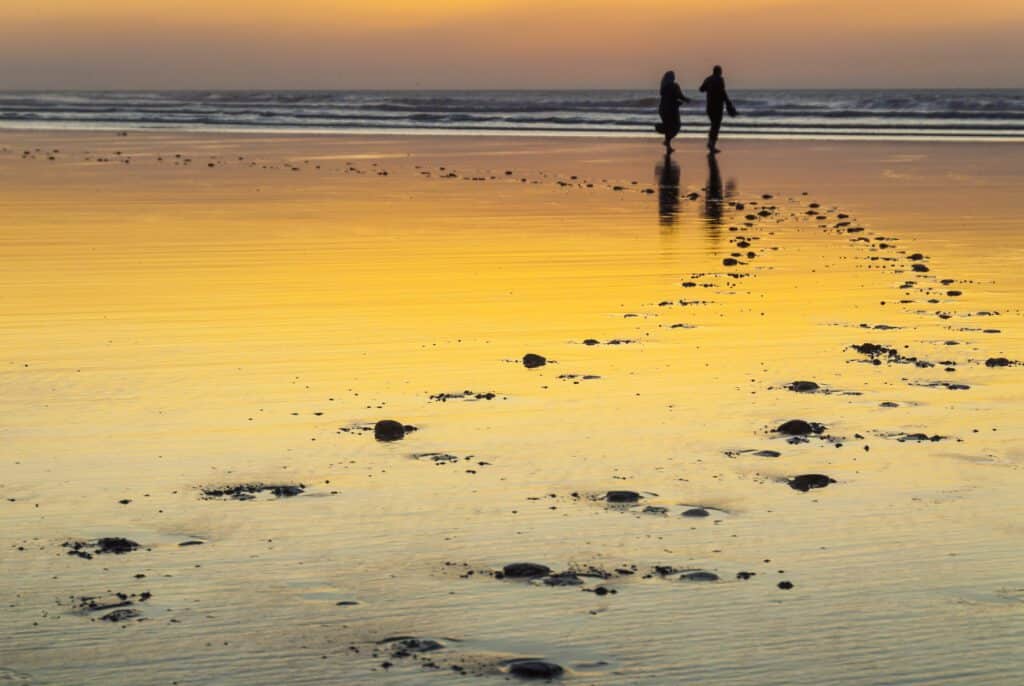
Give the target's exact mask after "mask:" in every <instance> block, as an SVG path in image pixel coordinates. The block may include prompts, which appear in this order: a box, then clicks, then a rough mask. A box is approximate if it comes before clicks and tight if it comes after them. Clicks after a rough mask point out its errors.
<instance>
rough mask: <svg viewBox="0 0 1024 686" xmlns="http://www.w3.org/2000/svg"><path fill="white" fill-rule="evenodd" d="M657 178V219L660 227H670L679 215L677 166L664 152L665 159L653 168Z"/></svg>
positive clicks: (668, 154)
mask: <svg viewBox="0 0 1024 686" xmlns="http://www.w3.org/2000/svg"><path fill="white" fill-rule="evenodd" d="M654 173H655V174H656V175H657V177H658V217H659V218H660V219H661V225H662V226H672V225H673V224H675V223H676V216H677V215H678V214H679V202H680V200H679V178H680V170H679V165H678V164H676V163H675V162H673V161H672V154H671V153H670V152H669V151H667V150H666V151H665V159H664V160H663V161H662V163H661V164H659V165H658V166H656V167H655V168H654Z"/></svg>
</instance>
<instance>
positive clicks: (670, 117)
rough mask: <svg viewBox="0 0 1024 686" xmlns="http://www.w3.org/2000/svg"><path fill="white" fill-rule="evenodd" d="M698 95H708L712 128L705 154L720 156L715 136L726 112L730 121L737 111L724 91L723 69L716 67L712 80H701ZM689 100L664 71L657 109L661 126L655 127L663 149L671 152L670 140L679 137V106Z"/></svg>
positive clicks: (674, 78) (708, 109)
mask: <svg viewBox="0 0 1024 686" xmlns="http://www.w3.org/2000/svg"><path fill="white" fill-rule="evenodd" d="M700 92H701V93H706V94H707V99H708V103H707V112H708V119H710V120H711V128H710V130H709V131H708V151H709V152H710V153H711V154H715V153H717V152H720V151H719V150H718V132H719V131H720V130H721V128H722V117H723V115H724V114H725V112H728V113H729V116H730V117H735V116H736V108H735V107H734V106H733V104H732V100H730V99H729V94H728V93H726V91H725V79H723V78H722V68H721V67H719V66H716V67H715V68H714V71H713V73H712V74H711V76H709V77H707V78H706V79H704V83H703V84H701V87H700ZM684 102H690V99H689V98H688V97H686V96H685V95H683V89H682V88H681V87H680V86H679V83H678V82H677V81H676V73H675V72H674V71H667V72H665V75H664V76H663V77H661V104H660V105H659V106H658V114H660V115H661V124H659V125H658V126H656V127H655V128H656V129H657V131H658V133H660V134H663V135H664V136H665V148H666V150H667V151H668V152H669V153H671V152H672V139H673V138H675V137H676V136H677V135H678V134H679V129H681V128H682V122H681V121H680V118H679V106H680V105H681V104H683V103H684Z"/></svg>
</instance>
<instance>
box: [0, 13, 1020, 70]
mask: <svg viewBox="0 0 1024 686" xmlns="http://www.w3.org/2000/svg"><path fill="white" fill-rule="evenodd" d="M0 26H3V41H2V42H0V88H3V89H14V88H26V89H58V88H69V89H73V88H96V89H121V88H124V89H160V88H298V89H302V88H564V87H580V88H617V87H645V86H648V85H649V84H650V83H651V82H652V81H657V79H658V76H659V75H660V73H661V72H662V71H663V70H664V69H666V68H670V67H675V68H676V69H677V70H678V71H679V72H680V74H681V76H682V78H683V80H684V82H689V83H692V82H694V81H696V80H697V79H698V77H700V76H702V75H703V74H704V73H706V72H707V71H708V68H709V67H710V65H712V64H713V63H715V62H721V63H723V64H724V65H725V66H726V70H727V76H728V77H729V78H730V82H731V84H732V85H733V86H734V87H752V88H754V87H768V88H770V87H970V86H977V87H1000V86H1001V87H1024V68H1022V66H1024V40H1022V36H1024V2H1022V1H1021V0H974V1H970V2H969V1H968V0H931V1H928V2H926V1H924V0H857V1H856V2H836V1H834V0H728V1H727V2H720V3H713V2H694V1H692V0H631V1H630V2H622V1H621V0H541V1H537V0H378V2H372V3H371V2H353V1H350V0H289V1H287V2H282V1H281V0H231V1H229V0H3V2H2V3H0ZM690 87H692V86H690Z"/></svg>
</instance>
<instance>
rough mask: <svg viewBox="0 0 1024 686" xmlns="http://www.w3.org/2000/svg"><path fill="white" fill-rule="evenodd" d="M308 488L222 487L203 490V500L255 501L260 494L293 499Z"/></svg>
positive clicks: (287, 486)
mask: <svg viewBox="0 0 1024 686" xmlns="http://www.w3.org/2000/svg"><path fill="white" fill-rule="evenodd" d="M305 490H306V487H305V486H304V485H302V484H298V485H292V484H261V483H255V484H237V485H235V486H220V487H211V488H204V489H203V491H202V492H203V498H204V499H207V500H212V499H216V498H230V499H232V500H254V499H255V498H256V495H257V494H259V493H273V494H274V495H275V496H277V497H279V498H282V497H292V496H296V495H299V494H300V493H303V492H304V491H305Z"/></svg>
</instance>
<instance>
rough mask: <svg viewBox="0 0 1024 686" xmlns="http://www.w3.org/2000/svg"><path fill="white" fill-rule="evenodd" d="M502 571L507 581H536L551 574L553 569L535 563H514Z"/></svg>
mask: <svg viewBox="0 0 1024 686" xmlns="http://www.w3.org/2000/svg"><path fill="white" fill-rule="evenodd" d="M501 571H502V573H503V574H504V575H505V578H507V579H536V578H538V577H542V576H547V575H548V574H550V573H551V568H550V567H547V566H545V565H541V564H536V563H534V562H513V563H511V564H507V565H505V566H504V567H503V568H502V570H501Z"/></svg>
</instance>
